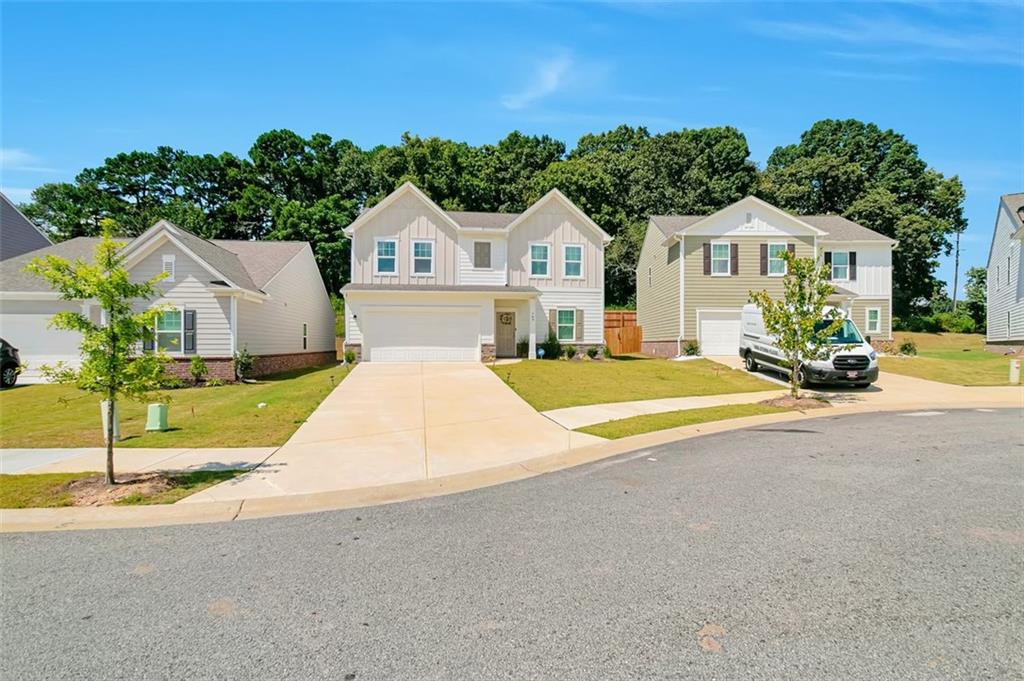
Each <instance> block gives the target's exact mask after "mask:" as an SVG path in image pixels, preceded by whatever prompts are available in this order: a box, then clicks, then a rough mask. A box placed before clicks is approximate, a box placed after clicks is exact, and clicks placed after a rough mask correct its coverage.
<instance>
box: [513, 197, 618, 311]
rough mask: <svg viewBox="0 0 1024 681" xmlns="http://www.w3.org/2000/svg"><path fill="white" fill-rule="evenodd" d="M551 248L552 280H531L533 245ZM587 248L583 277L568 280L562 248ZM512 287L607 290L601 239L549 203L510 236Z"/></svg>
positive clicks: (550, 276) (588, 227)
mask: <svg viewBox="0 0 1024 681" xmlns="http://www.w3.org/2000/svg"><path fill="white" fill-rule="evenodd" d="M533 242H544V243H547V244H550V245H551V250H550V252H549V253H550V260H549V266H548V273H549V276H548V277H533V276H530V244H531V243H533ZM565 244H580V245H582V246H583V277H582V278H579V279H575V278H569V279H567V278H565V277H563V276H562V273H563V271H564V270H563V256H562V246H563V245H565ZM508 262H509V284H510V285H511V286H534V287H536V288H538V289H546V288H569V289H572V288H580V289H601V290H602V291H603V290H604V244H603V242H602V240H601V235H599V234H597V233H596V232H595V231H594V230H593V229H592V228H591V227H590V226H588V225H586V224H583V223H582V221H581V220H580V219H579V218H577V217H576V216H575V215H573V214H572V213H571V212H570V211H569V210H568V209H566V208H565V207H564V206H563V205H561V204H560V203H558V202H556V201H549V202H548V203H547V204H545V205H544V206H543V207H542V208H540V209H538V211H537V212H536V213H534V214H532V215H530V216H529V217H528V218H527V219H526V220H525V221H523V222H522V223H520V224H519V225H517V226H516V227H514V228H513V229H512V231H511V232H510V233H509V236H508Z"/></svg>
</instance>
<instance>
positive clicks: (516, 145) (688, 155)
mask: <svg viewBox="0 0 1024 681" xmlns="http://www.w3.org/2000/svg"><path fill="white" fill-rule="evenodd" d="M405 181H411V182H413V183H415V184H416V185H417V186H418V187H419V188H420V189H422V190H423V191H424V192H425V193H426V194H427V195H428V196H430V197H431V198H432V199H433V200H434V201H436V202H437V203H438V204H440V205H441V206H442V207H443V208H445V209H448V210H479V211H501V212H519V211H522V210H524V209H525V208H526V207H527V206H528V205H529V204H531V203H532V202H533V201H535V200H536V199H537V198H539V197H541V196H543V195H544V194H545V193H546V192H547V191H548V190H550V189H551V188H554V187H557V188H558V189H560V190H561V191H562V192H563V193H565V195H566V196H568V197H569V198H570V199H571V200H572V201H574V202H576V204H577V205H579V206H580V208H582V209H583V210H584V211H586V212H587V213H588V214H589V215H590V216H591V217H593V219H594V220H595V221H596V222H597V223H598V224H599V225H601V227H602V228H604V229H605V230H606V231H607V232H609V233H610V234H612V235H613V236H615V240H614V241H613V242H612V243H611V244H610V246H609V248H608V251H607V253H606V287H607V302H608V304H609V305H629V304H631V302H632V301H633V297H634V280H635V272H634V268H635V266H636V261H637V256H638V255H639V250H640V244H641V243H642V240H643V234H644V231H645V229H646V224H647V219H648V217H649V216H650V215H658V214H673V213H676V214H710V213H712V212H714V211H716V210H718V209H720V208H723V207H724V206H727V205H729V204H730V203H733V202H734V201H737V200H739V199H741V198H743V197H745V196H747V195H750V194H753V195H756V196H759V197H761V198H763V199H765V200H766V201H768V202H770V203H772V204H775V205H777V206H779V207H781V208H783V209H786V210H789V211H792V212H795V213H807V214H814V213H836V214H840V215H844V216H846V217H848V218H850V219H851V220H854V221H856V222H859V223H860V224H862V225H864V226H866V227H869V228H871V229H874V230H876V231H878V232H881V233H882V234H885V235H887V236H890V237H892V238H894V239H898V240H899V242H900V245H899V248H898V249H897V250H896V251H895V252H894V256H893V284H894V297H893V305H894V311H895V313H896V314H897V315H901V316H902V315H911V314H919V313H924V312H928V311H930V306H931V301H932V300H933V299H934V298H935V297H936V296H937V295H941V294H942V284H941V283H940V282H939V281H938V280H937V279H936V278H935V269H936V267H937V266H938V258H939V256H940V255H943V254H948V253H950V251H951V249H952V248H953V241H952V239H953V238H954V237H955V236H956V235H957V234H959V233H960V232H962V231H963V229H964V228H965V227H966V223H965V220H964V216H963V201H964V189H963V185H962V184H961V183H960V180H959V179H958V178H957V177H955V176H954V177H948V178H947V177H945V176H943V175H942V173H940V172H938V171H937V170H935V169H933V168H929V167H928V165H927V164H926V163H925V161H924V160H922V159H921V158H920V156H919V154H918V150H917V147H916V146H915V145H913V144H912V143H911V142H909V141H908V140H907V139H906V137H905V136H904V135H902V134H900V133H897V132H895V131H893V130H882V129H880V128H879V127H878V126H876V125H874V124H872V123H864V122H861V121H857V120H823V121H819V122H817V123H815V124H814V125H812V126H811V127H810V129H808V130H807V131H805V132H804V133H803V134H802V135H801V136H800V139H799V141H796V142H794V143H792V144H788V145H785V146H780V147H777V148H776V149H775V150H774V152H772V154H771V156H770V157H769V159H768V161H767V163H766V164H765V167H764V168H758V167H757V166H756V165H755V164H754V162H753V161H752V160H751V159H750V149H749V147H748V145H747V140H746V137H745V136H744V135H743V133H742V132H740V131H739V130H737V129H735V128H732V127H716V128H700V129H685V130H679V131H671V132H665V133H660V134H651V133H650V132H649V131H648V130H647V129H646V128H643V127H631V126H628V125H620V126H619V127H617V128H615V129H614V130H609V131H606V132H599V133H592V134H586V135H583V136H582V137H581V138H580V139H579V141H578V142H577V144H576V146H575V147H574V148H572V149H567V147H566V145H565V143H564V142H562V141H559V140H557V139H554V138H552V137H549V136H547V135H540V136H536V135H524V134H522V133H520V132H512V133H510V134H509V135H508V136H507V137H505V138H504V139H502V140H500V141H498V142H497V143H496V144H483V145H480V146H473V145H469V144H466V143H464V142H456V141H453V140H448V139H442V138H439V137H429V138H421V137H419V136H417V135H412V134H409V133H406V134H404V135H403V136H402V139H401V142H400V143H399V144H396V145H393V146H385V145H382V146H378V147H375V148H373V149H369V150H364V149H361V148H359V147H358V146H357V145H356V144H354V143H353V142H351V141H349V140H345V139H341V140H334V139H332V138H331V137H330V136H329V135H326V134H323V133H316V134H314V135H312V136H310V137H308V138H305V137H302V136H301V135H298V134H296V133H294V132H292V131H290V130H272V131H270V132H266V133H263V134H262V135H260V136H259V137H257V139H256V141H255V143H254V144H253V145H252V148H251V149H250V150H249V153H248V156H247V157H245V158H242V157H239V156H236V155H234V154H231V153H228V152H224V153H221V154H219V155H213V154H192V153H189V152H187V151H183V150H179V149H172V148H170V147H158V148H157V149H156V150H155V151H152V152H150V151H130V152H124V153H120V154H117V155H115V156H113V157H111V158H108V159H106V160H105V161H104V162H103V164H102V165H101V166H99V167H96V168H86V169H85V170H83V171H81V172H80V173H79V174H78V175H77V176H76V177H75V180H74V181H73V182H61V183H52V184H45V185H42V186H40V187H39V188H38V189H36V190H35V191H34V192H33V194H32V201H31V202H30V203H28V204H26V205H25V206H23V210H24V212H25V214H26V215H28V216H29V217H31V218H32V219H33V220H35V221H36V222H37V223H39V224H40V225H42V226H43V227H45V228H46V229H48V230H49V231H50V233H51V234H52V235H53V236H54V238H55V239H57V240H62V239H68V238H71V237H75V236H96V235H98V234H99V233H100V231H101V228H100V222H101V221H102V220H104V219H107V218H110V219H113V220H115V221H116V222H117V224H118V225H120V228H121V229H122V230H123V232H124V235H125V236H134V235H137V234H139V233H141V232H142V231H144V230H145V229H147V228H148V227H150V226H151V225H152V224H153V223H154V222H155V221H157V220H159V219H161V218H163V219H167V220H170V221H171V222H173V223H175V224H177V225H180V226H182V227H184V228H186V229H188V230H190V231H192V232H195V233H196V234H199V235H200V236H203V237H206V238H210V239H213V238H216V239H281V240H302V241H308V242H310V244H311V245H312V248H313V252H314V255H315V256H316V259H317V262H318V264H319V266H320V271H321V273H322V274H323V277H324V281H325V283H326V284H327V286H328V290H330V291H334V292H336V291H337V290H338V289H339V288H340V287H341V286H342V285H344V284H345V283H346V282H347V281H348V277H349V272H348V263H349V259H348V248H349V243H348V240H347V239H346V238H344V236H343V235H342V229H343V228H344V227H346V226H347V225H348V224H350V223H351V222H352V221H353V220H354V219H355V218H356V216H357V215H358V214H359V212H360V210H363V209H364V208H366V207H369V206H372V205H373V204H375V203H376V202H378V201H380V200H381V199H382V198H383V197H385V196H387V194H388V193H390V192H391V191H393V190H394V189H395V188H396V187H398V186H399V185H400V184H402V183H403V182H405Z"/></svg>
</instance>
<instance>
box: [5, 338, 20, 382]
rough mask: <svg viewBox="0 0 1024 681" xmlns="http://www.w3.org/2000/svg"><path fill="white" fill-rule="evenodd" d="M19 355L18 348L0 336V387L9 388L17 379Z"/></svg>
mask: <svg viewBox="0 0 1024 681" xmlns="http://www.w3.org/2000/svg"><path fill="white" fill-rule="evenodd" d="M20 370H21V357H19V356H18V348H16V347H14V346H13V345H11V344H10V343H8V342H7V341H5V340H4V339H3V338H0V387H2V388H10V387H11V386H12V385H14V384H15V382H16V381H17V380H18V372H19V371H20Z"/></svg>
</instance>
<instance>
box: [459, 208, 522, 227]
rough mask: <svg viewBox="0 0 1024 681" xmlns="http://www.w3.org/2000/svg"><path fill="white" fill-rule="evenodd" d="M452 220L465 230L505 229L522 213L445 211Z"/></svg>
mask: <svg viewBox="0 0 1024 681" xmlns="http://www.w3.org/2000/svg"><path fill="white" fill-rule="evenodd" d="M445 212H446V213H447V214H448V217H450V218H451V219H452V220H455V222H457V223H459V226H460V227H465V228H466V229H505V228H506V227H508V226H509V225H511V224H512V221H513V220H515V219H516V218H517V217H519V216H520V215H522V213H485V212H481V211H468V210H449V211H445Z"/></svg>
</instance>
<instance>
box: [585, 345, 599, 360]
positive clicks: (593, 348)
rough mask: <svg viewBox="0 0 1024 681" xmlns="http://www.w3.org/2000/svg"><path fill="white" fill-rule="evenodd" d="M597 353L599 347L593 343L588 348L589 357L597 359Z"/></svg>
mask: <svg viewBox="0 0 1024 681" xmlns="http://www.w3.org/2000/svg"><path fill="white" fill-rule="evenodd" d="M597 353H598V349H597V346H596V345H591V346H590V347H589V348H587V357H589V358H590V359H597Z"/></svg>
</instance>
